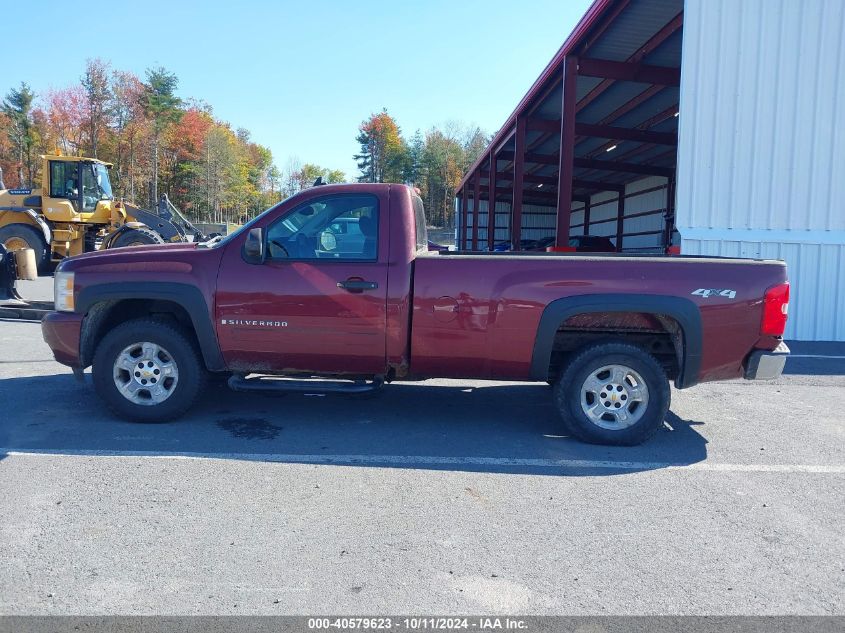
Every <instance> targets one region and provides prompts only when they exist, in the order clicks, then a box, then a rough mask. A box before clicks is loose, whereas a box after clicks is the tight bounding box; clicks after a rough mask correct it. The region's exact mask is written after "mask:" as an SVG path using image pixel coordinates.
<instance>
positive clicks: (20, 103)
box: [2, 82, 36, 187]
mask: <svg viewBox="0 0 845 633" xmlns="http://www.w3.org/2000/svg"><path fill="white" fill-rule="evenodd" d="M33 99H35V93H33V92H32V90H30V89H29V86H28V85H26V84H25V83H24V82H21V87H20V88H19V89H17V90H16V89H14V88H12V89H11V90H10V91H9V94H8V95H6V99H5V100H4V101H3V106H2V110H3V114H5V115H6V117H7V118H8V119H9V122H10V125H9V128H8V130H7V135H8V137H9V140H10V141H11V143H12V147H13V148H14V151H15V153H16V158H17V170H18V186H19V187H24V186H25V183H26V182H29V184H30V185H32V182H33V180H34V172H35V166H34V162H35V160H34V157H33V148H34V146H35V141H36V137H35V130H34V126H33V120H32V101H33ZM24 168H26V171H27V176H28V177H29V180H28V181H26V180H24Z"/></svg>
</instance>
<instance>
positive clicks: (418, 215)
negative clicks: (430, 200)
mask: <svg viewBox="0 0 845 633" xmlns="http://www.w3.org/2000/svg"><path fill="white" fill-rule="evenodd" d="M413 200H414V224H415V225H416V235H417V239H416V242H417V251H427V250H428V227H427V226H426V222H425V208H424V207H423V201H422V198H420V197H419V196H416V195H415V196H413Z"/></svg>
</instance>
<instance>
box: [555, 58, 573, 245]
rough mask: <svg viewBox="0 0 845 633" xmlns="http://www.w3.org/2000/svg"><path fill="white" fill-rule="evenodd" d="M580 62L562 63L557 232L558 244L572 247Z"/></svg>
mask: <svg viewBox="0 0 845 633" xmlns="http://www.w3.org/2000/svg"><path fill="white" fill-rule="evenodd" d="M577 78H578V58H577V57H574V56H572V55H567V56H566V57H564V59H563V91H562V92H563V97H562V100H561V106H560V115H561V116H560V159H559V163H558V171H557V232H556V237H555V244H556V245H557V246H565V245H567V244H569V227H570V224H571V222H572V164H573V158H574V156H575V98H576V80H577Z"/></svg>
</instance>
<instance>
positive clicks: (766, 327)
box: [760, 282, 789, 336]
mask: <svg viewBox="0 0 845 633" xmlns="http://www.w3.org/2000/svg"><path fill="white" fill-rule="evenodd" d="M788 309H789V282H787V283H784V284H778V285H777V286H772V287H771V288H769V289H768V290H766V295H765V297H764V298H763V320H762V321H761V322H760V334H766V335H768V336H783V332H784V330H785V329H786V317H787V312H788Z"/></svg>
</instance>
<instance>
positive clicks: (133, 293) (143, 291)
mask: <svg viewBox="0 0 845 633" xmlns="http://www.w3.org/2000/svg"><path fill="white" fill-rule="evenodd" d="M122 299H149V300H162V301H172V302H173V303H176V304H178V305H180V306H181V307H182V308H184V309H185V311H186V312H187V313H188V315H189V316H190V318H191V323H192V324H193V326H194V332H195V333H196V336H197V341H198V342H199V345H200V352H201V353H202V357H203V360H204V361H205V366H206V368H207V369H208V370H209V371H224V370H225V369H226V363H225V362H224V360H223V354H222V353H221V352H220V345H219V343H218V342H217V334H216V332H215V329H214V319H213V316H212V314H211V311H210V306H209V305H208V304H207V303H206V301H205V298H204V297H203V294H202V291H200V289H199V288H197V287H196V286H192V285H190V284H183V283H175V282H164V281H161V282H158V281H148V282H134V283H132V284H130V285H127V284H120V283H107V284H95V285H93V286H87V287H85V288H83V289H82V290H81V291H80V292H79V294H78V296H77V297H76V309H75V312H77V313H81V314H86V315H87V314H88V313H89V311H90V310H91V309H92V308H93V307H94V306H95V305H97V304H98V303H103V302H117V301H120V300H122ZM87 320H88V317H86V321H87ZM84 336H85V323H84V322H83V336H82V338H80V345H82V340H83V338H84ZM81 351H82V350H80V352H81Z"/></svg>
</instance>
